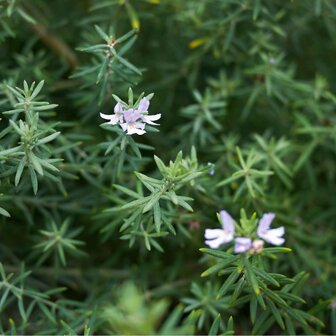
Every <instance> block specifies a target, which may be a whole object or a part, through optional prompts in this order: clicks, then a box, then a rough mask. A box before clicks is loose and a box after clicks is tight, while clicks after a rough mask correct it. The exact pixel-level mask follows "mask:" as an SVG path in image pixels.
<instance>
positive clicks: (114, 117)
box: [100, 103, 124, 125]
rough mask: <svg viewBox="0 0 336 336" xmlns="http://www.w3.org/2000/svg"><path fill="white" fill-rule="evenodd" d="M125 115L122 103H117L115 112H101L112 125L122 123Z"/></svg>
mask: <svg viewBox="0 0 336 336" xmlns="http://www.w3.org/2000/svg"><path fill="white" fill-rule="evenodd" d="M123 115H124V110H123V106H122V104H121V103H117V104H116V106H115V107H114V114H103V113H100V116H101V117H102V118H103V119H105V120H109V122H108V124H112V125H116V124H118V123H122V122H123Z"/></svg>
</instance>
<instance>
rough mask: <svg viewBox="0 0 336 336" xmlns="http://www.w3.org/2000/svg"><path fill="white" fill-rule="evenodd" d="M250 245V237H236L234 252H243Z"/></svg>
mask: <svg viewBox="0 0 336 336" xmlns="http://www.w3.org/2000/svg"><path fill="white" fill-rule="evenodd" d="M251 246H252V242H251V238H246V237H237V238H236V239H235V246H234V252H235V253H244V252H247V251H248V250H249V249H250V248H251Z"/></svg>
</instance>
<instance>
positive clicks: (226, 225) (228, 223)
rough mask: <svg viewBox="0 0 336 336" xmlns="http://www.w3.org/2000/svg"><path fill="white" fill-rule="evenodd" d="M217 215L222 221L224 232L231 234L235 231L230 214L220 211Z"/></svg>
mask: <svg viewBox="0 0 336 336" xmlns="http://www.w3.org/2000/svg"><path fill="white" fill-rule="evenodd" d="M219 214H220V217H221V220H222V226H223V229H224V230H225V231H226V232H229V233H231V234H233V233H234V231H235V227H234V222H233V219H232V217H231V216H230V214H229V213H228V212H227V211H225V210H221V211H220V212H219Z"/></svg>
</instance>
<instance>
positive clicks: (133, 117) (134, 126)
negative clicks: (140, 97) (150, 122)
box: [120, 109, 146, 135]
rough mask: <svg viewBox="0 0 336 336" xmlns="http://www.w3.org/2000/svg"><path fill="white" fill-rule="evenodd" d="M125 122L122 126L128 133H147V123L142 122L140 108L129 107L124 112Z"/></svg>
mask: <svg viewBox="0 0 336 336" xmlns="http://www.w3.org/2000/svg"><path fill="white" fill-rule="evenodd" d="M124 121H125V122H124V123H121V124H120V126H121V128H122V129H123V131H125V132H126V133H127V134H130V135H131V134H139V135H142V134H145V133H146V131H145V130H144V128H145V124H144V123H143V122H142V116H141V114H140V113H139V112H138V110H134V109H129V110H126V111H125V112H124Z"/></svg>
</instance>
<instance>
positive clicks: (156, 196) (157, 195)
mask: <svg viewBox="0 0 336 336" xmlns="http://www.w3.org/2000/svg"><path fill="white" fill-rule="evenodd" d="M161 196H162V193H161V191H159V192H156V193H155V194H152V195H151V196H149V201H148V203H147V204H146V205H145V206H144V208H143V210H142V213H145V212H147V211H149V210H150V209H151V208H152V207H153V206H154V205H155V204H156V203H157V202H158V201H159V199H160V198H161Z"/></svg>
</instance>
